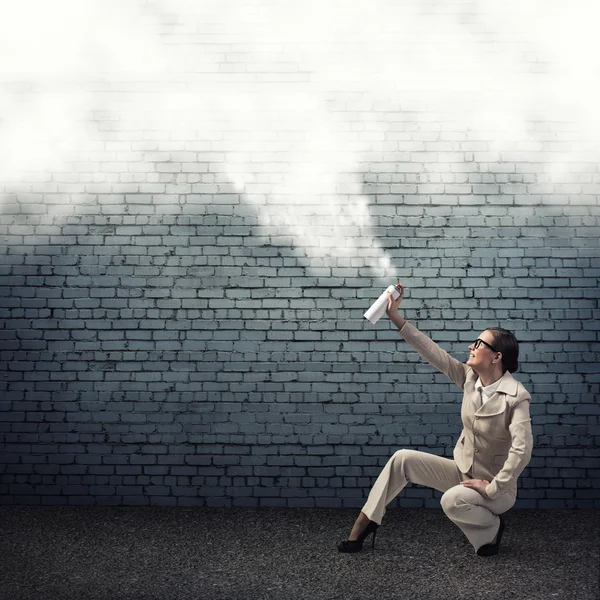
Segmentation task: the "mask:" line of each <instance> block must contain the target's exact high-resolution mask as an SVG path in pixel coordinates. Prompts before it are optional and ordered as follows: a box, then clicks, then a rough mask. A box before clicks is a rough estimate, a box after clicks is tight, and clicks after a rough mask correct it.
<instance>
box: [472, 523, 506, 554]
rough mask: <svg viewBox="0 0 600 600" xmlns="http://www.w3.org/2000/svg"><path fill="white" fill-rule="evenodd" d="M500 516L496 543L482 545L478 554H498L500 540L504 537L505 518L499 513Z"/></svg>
mask: <svg viewBox="0 0 600 600" xmlns="http://www.w3.org/2000/svg"><path fill="white" fill-rule="evenodd" d="M498 518H499V519H500V527H499V529H498V534H497V535H496V539H495V540H494V543H492V544H485V545H484V546H481V548H479V550H477V555H478V556H495V555H496V554H498V551H499V550H500V540H501V539H502V534H503V533H504V519H503V518H502V517H501V516H500V515H498Z"/></svg>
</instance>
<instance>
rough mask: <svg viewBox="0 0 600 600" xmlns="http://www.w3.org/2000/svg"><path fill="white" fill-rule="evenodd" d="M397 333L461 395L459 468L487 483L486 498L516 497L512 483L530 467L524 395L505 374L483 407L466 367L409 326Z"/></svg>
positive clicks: (526, 398) (474, 377)
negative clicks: (461, 391)
mask: <svg viewBox="0 0 600 600" xmlns="http://www.w3.org/2000/svg"><path fill="white" fill-rule="evenodd" d="M399 333H400V335H401V336H402V337H403V338H404V339H405V340H406V341H407V342H408V343H409V344H410V345H411V346H412V347H413V348H414V349H415V350H416V351H417V352H418V353H419V354H420V355H421V356H422V357H423V358H424V359H425V360H427V361H428V362H429V363H430V364H431V365H433V366H434V367H435V368H436V369H438V370H440V371H441V372H442V373H445V374H446V375H447V376H448V377H449V378H450V379H451V380H452V381H453V382H454V383H455V384H456V385H457V386H458V387H459V388H461V389H462V390H463V391H464V395H463V400H462V408H461V413H460V415H461V419H462V423H463V430H462V432H461V434H460V437H459V438H458V442H457V444H456V447H455V448H454V461H455V462H456V465H457V466H458V468H459V469H460V470H461V472H463V473H470V476H471V478H473V479H487V480H488V481H489V482H490V484H489V485H488V486H487V487H486V489H485V492H486V494H487V496H488V497H489V498H492V499H493V498H497V497H498V496H500V495H502V494H504V493H505V492H508V491H510V492H511V493H512V494H514V495H515V496H516V493H517V478H518V477H519V475H520V474H521V472H522V471H523V469H524V468H525V467H526V466H527V464H528V463H529V460H530V459H531V450H532V448H533V436H532V433H531V418H530V416H529V401H530V400H531V396H530V395H529V393H528V392H527V390H526V389H525V388H524V387H523V385H522V384H521V383H520V382H518V381H517V380H516V379H514V378H513V376H512V375H511V374H510V372H509V371H506V372H505V373H504V375H503V376H502V379H501V380H500V384H499V385H498V388H497V390H496V392H495V393H494V394H493V395H492V396H491V397H490V399H489V400H488V401H487V402H486V403H485V404H483V406H482V405H481V395H480V392H478V391H477V390H476V389H475V383H476V381H477V379H478V375H477V373H475V371H473V369H472V368H471V367H468V366H467V365H465V364H463V363H461V362H460V361H458V360H456V359H455V358H452V356H450V355H449V354H448V353H447V352H446V351H445V350H442V348H440V347H439V346H438V345H437V344H436V343H435V342H434V341H433V340H431V339H430V338H429V337H427V336H426V335H425V334H424V333H422V332H420V331H419V330H418V329H417V328H416V327H415V326H414V325H412V324H411V323H409V322H408V321H407V322H406V323H405V324H404V326H403V327H402V329H401V330H400V332H399Z"/></svg>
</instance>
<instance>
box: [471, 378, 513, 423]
mask: <svg viewBox="0 0 600 600" xmlns="http://www.w3.org/2000/svg"><path fill="white" fill-rule="evenodd" d="M506 394H508V395H509V396H516V395H517V380H516V379H514V377H513V376H512V375H511V374H510V372H509V371H506V372H505V373H504V375H502V377H501V378H500V383H499V384H498V388H497V389H496V391H495V392H494V393H493V394H492V396H491V397H490V399H489V400H488V401H487V402H486V403H485V404H484V405H482V406H480V407H479V409H478V410H477V411H476V413H475V414H476V415H478V416H481V417H486V416H492V415H497V414H499V413H502V412H504V410H505V409H506V398H505V395H506Z"/></svg>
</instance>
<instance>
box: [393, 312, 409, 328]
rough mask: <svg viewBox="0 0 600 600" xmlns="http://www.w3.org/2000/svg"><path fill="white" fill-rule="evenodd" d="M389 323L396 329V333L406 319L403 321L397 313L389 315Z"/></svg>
mask: <svg viewBox="0 0 600 600" xmlns="http://www.w3.org/2000/svg"><path fill="white" fill-rule="evenodd" d="M390 321H391V322H392V323H393V324H394V325H395V326H396V327H397V328H398V331H400V329H402V328H403V327H404V323H406V319H403V318H402V317H401V316H400V315H399V314H398V313H396V314H395V315H390Z"/></svg>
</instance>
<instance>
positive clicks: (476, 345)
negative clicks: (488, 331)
mask: <svg viewBox="0 0 600 600" xmlns="http://www.w3.org/2000/svg"><path fill="white" fill-rule="evenodd" d="M481 344H484V345H486V346H487V347H488V348H489V349H490V350H493V351H494V352H500V350H496V348H494V346H492V345H491V344H488V343H487V342H484V341H483V340H482V339H481V338H477V339H476V340H475V341H474V342H473V349H474V350H477V348H479V346H481Z"/></svg>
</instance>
